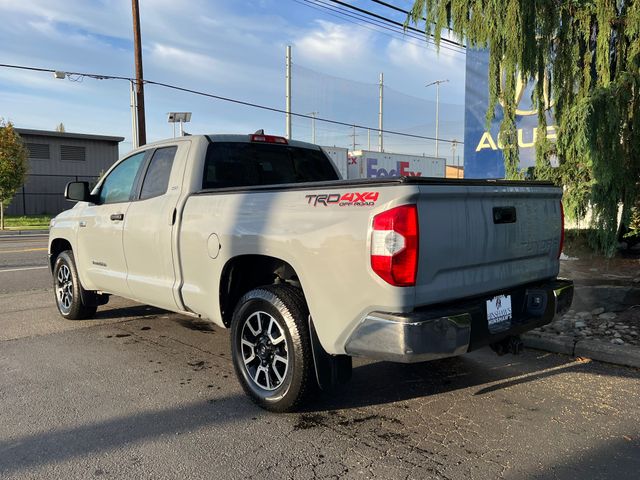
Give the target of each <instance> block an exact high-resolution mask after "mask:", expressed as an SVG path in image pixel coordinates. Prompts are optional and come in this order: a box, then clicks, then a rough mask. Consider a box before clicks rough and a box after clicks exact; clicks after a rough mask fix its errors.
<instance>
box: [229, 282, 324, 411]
mask: <svg viewBox="0 0 640 480" xmlns="http://www.w3.org/2000/svg"><path fill="white" fill-rule="evenodd" d="M308 317H309V311H308V309H307V304H306V302H305V300H304V296H303V294H302V291H301V290H300V289H298V288H294V287H292V286H289V285H270V286H265V287H260V288H256V289H255V290H251V291H250V292H249V293H247V294H246V295H244V296H243V297H242V298H241V299H240V301H239V302H238V305H237V306H236V309H235V312H234V313H233V319H232V321H231V354H232V357H233V366H234V368H235V371H236V375H237V377H238V380H239V381H240V383H241V385H242V388H243V389H244V391H245V392H246V393H247V395H249V397H250V398H251V399H252V400H253V401H254V402H255V403H256V404H258V405H259V406H260V407H262V408H264V409H266V410H269V411H272V412H289V411H292V410H295V409H296V408H297V407H299V406H300V405H301V404H302V403H303V402H304V401H305V400H306V398H307V397H308V395H309V394H310V393H311V392H312V391H314V390H315V387H316V379H315V370H314V366H313V353H312V351H311V341H310V338H309V327H308ZM272 320H275V322H276V323H275V325H274V324H273V323H272ZM254 328H255V330H254ZM256 332H257V333H256ZM274 335H277V336H276V337H275V338H274ZM281 335H283V336H284V341H282V340H280V338H281ZM243 340H245V342H244V343H243ZM272 340H273V341H272ZM249 344H253V346H251V345H249ZM285 349H286V351H285ZM283 352H284V353H286V358H285V360H286V366H284V362H283V361H282V360H281V359H282V358H284V355H283ZM252 355H253V357H252ZM278 357H280V359H279V358H278ZM251 358H253V360H251ZM258 370H261V371H258Z"/></svg>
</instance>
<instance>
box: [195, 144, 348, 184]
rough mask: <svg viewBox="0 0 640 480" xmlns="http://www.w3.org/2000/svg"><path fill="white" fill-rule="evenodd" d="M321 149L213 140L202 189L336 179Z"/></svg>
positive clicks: (329, 162)
mask: <svg viewBox="0 0 640 480" xmlns="http://www.w3.org/2000/svg"><path fill="white" fill-rule="evenodd" d="M337 179H338V175H337V173H336V171H335V170H334V169H333V166H332V164H331V161H330V160H329V159H328V158H327V156H326V155H325V154H324V153H323V152H322V151H320V150H313V149H310V148H300V147H291V146H284V145H271V144H265V143H243V142H214V143H212V144H210V145H209V147H208V149H207V157H206V160H205V165H204V175H203V181H202V188H224V187H246V186H255V185H278V184H283V183H300V182H322V181H327V180H337Z"/></svg>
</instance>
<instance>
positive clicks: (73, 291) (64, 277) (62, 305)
mask: <svg viewBox="0 0 640 480" xmlns="http://www.w3.org/2000/svg"><path fill="white" fill-rule="evenodd" d="M81 290H82V285H81V284H80V277H79V276H78V270H77V269H76V262H75V260H74V258H73V252H72V251H71V250H65V251H64V252H62V253H61V254H60V255H58V257H57V258H56V262H55V264H54V266H53V291H54V293H55V295H56V305H57V306H58V311H59V312H60V315H62V316H63V317H64V318H66V319H68V320H81V319H84V318H92V317H93V316H94V315H95V314H96V310H97V307H95V306H87V305H85V304H84V302H83V300H82V293H81Z"/></svg>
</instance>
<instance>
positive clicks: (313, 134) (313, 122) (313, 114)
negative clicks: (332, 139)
mask: <svg viewBox="0 0 640 480" xmlns="http://www.w3.org/2000/svg"><path fill="white" fill-rule="evenodd" d="M318 113H320V112H309V113H307V115H309V116H310V117H311V143H313V144H315V143H316V115H318Z"/></svg>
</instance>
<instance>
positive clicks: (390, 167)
mask: <svg viewBox="0 0 640 480" xmlns="http://www.w3.org/2000/svg"><path fill="white" fill-rule="evenodd" d="M384 177H439V178H444V177H445V160H444V158H435V157H426V156H419V155H402V154H399V153H386V152H372V151H368V150H356V151H354V152H349V155H348V158H347V178H348V179H350V180H351V179H357V178H384Z"/></svg>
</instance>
